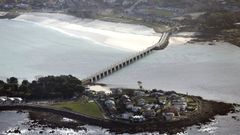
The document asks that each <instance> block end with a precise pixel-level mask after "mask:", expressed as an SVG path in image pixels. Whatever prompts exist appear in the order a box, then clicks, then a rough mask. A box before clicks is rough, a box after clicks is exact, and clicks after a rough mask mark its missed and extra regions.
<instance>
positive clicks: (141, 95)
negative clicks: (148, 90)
mask: <svg viewBox="0 0 240 135" xmlns="http://www.w3.org/2000/svg"><path fill="white" fill-rule="evenodd" d="M145 95H146V94H145V92H144V91H134V96H137V97H143V96H145Z"/></svg>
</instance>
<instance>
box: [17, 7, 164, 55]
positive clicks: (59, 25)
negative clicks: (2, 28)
mask: <svg viewBox="0 0 240 135" xmlns="http://www.w3.org/2000/svg"><path fill="white" fill-rule="evenodd" d="M13 20H16V21H24V22H31V23H35V24H38V25H40V26H44V27H47V28H51V29H53V30H56V31H58V32H61V33H63V34H66V35H68V36H71V37H74V38H83V39H87V40H91V41H93V42H95V43H97V44H99V45H103V46H108V47H112V48H116V49H121V50H127V51H141V50H144V49H145V48H147V47H149V46H151V45H153V44H155V43H156V42H157V41H158V40H159V38H160V35H161V34H160V33H156V32H155V31H154V30H153V28H150V27H146V26H143V25H139V24H138V25H137V24H126V23H116V22H107V21H101V20H97V19H83V18H77V17H74V16H71V15H68V14H62V13H39V12H31V13H23V14H20V15H19V16H17V17H16V18H14V19H13Z"/></svg>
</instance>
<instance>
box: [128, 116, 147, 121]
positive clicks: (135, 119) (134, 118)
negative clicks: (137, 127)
mask: <svg viewBox="0 0 240 135" xmlns="http://www.w3.org/2000/svg"><path fill="white" fill-rule="evenodd" d="M130 120H131V121H132V122H143V121H145V120H146V119H145V117H144V116H142V115H135V116H132V117H130Z"/></svg>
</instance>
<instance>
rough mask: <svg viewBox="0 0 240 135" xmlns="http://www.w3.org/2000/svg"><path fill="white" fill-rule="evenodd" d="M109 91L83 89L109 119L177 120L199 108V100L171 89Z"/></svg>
mask: <svg viewBox="0 0 240 135" xmlns="http://www.w3.org/2000/svg"><path fill="white" fill-rule="evenodd" d="M111 91H112V92H111V93H109V94H106V93H105V92H102V91H99V92H96V91H92V90H88V91H86V92H87V93H86V95H87V96H88V97H91V98H93V99H94V100H95V101H96V102H98V104H100V106H101V107H102V110H104V112H105V116H107V117H108V118H109V119H113V120H118V121H123V122H134V123H141V122H144V121H148V120H159V121H176V120H180V119H183V118H186V117H187V114H188V113H191V112H194V111H197V110H198V102H197V101H195V100H194V99H193V98H192V97H191V96H188V95H182V94H177V93H176V92H174V91H169V92H165V91H162V90H156V89H153V90H151V91H150V90H142V89H139V90H135V89H120V88H116V89H111Z"/></svg>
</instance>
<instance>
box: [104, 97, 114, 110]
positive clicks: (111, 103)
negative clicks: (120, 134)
mask: <svg viewBox="0 0 240 135" xmlns="http://www.w3.org/2000/svg"><path fill="white" fill-rule="evenodd" d="M105 105H106V106H107V108H108V110H109V111H115V110H116V105H115V102H114V101H113V100H107V101H105Z"/></svg>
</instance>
